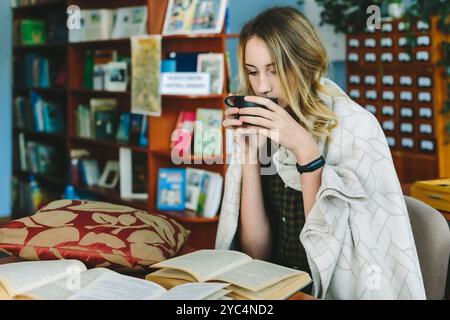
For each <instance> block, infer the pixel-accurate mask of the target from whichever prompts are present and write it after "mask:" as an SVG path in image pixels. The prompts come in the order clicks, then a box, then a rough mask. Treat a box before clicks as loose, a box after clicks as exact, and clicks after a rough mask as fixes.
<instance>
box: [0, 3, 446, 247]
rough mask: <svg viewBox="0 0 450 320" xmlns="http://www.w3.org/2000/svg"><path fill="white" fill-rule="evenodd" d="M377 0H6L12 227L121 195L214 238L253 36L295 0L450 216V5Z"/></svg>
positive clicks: (407, 185) (4, 88) (346, 79)
mask: <svg viewBox="0 0 450 320" xmlns="http://www.w3.org/2000/svg"><path fill="white" fill-rule="evenodd" d="M424 2H425V3H426V5H425V9H423V7H420V6H419V3H421V4H422V5H423V3H424ZM192 3H194V4H195V5H196V6H197V7H195V6H194V5H192ZM363 3H366V1H338V2H334V3H333V1H323V0H322V1H312V0H305V1H297V0H283V1H273V0H252V1H239V0H228V1H221V0H199V1H185V2H183V1H171V0H115V1H110V0H95V1H94V0H47V1H46V0H13V1H7V0H2V1H0V21H2V27H1V28H0V41H1V46H0V61H1V65H2V71H1V72H0V108H1V117H0V145H1V146H2V157H1V158H0V177H1V179H0V222H1V223H8V222H10V221H12V220H16V219H21V218H24V217H28V216H31V215H33V214H35V213H36V212H38V210H42V209H43V208H46V209H47V210H49V209H52V208H51V207H50V208H49V207H46V206H47V205H48V204H50V203H54V201H55V200H65V201H69V202H63V203H62V204H61V203H60V205H59V206H62V205H63V204H64V203H72V204H73V202H70V201H76V200H83V201H93V202H92V203H95V202H96V201H98V202H107V203H110V204H115V205H119V206H120V207H118V210H125V211H126V210H127V209H126V208H125V207H131V208H134V209H136V210H144V211H148V212H152V213H157V214H160V215H164V216H167V217H170V218H172V219H173V220H174V221H176V222H177V223H180V224H181V225H182V226H184V227H185V228H186V229H189V230H190V231H191V234H190V236H189V238H188V243H189V245H190V246H192V247H193V248H195V249H207V248H214V242H215V237H216V230H217V226H218V221H219V214H220V208H221V204H222V203H221V202H222V197H223V192H224V179H225V174H226V171H227V161H217V160H220V159H222V160H223V159H226V156H227V155H229V154H230V153H231V151H232V150H233V149H232V143H233V141H232V138H231V139H230V134H229V132H227V130H225V129H224V128H223V126H222V121H223V119H224V110H225V109H226V107H227V106H226V104H225V103H224V99H225V98H226V97H227V96H228V95H229V94H230V93H238V90H239V79H238V62H237V49H238V41H239V32H240V30H241V28H242V27H243V25H244V24H245V22H247V21H248V20H250V19H251V18H252V17H254V16H255V15H256V14H257V13H259V12H261V11H263V10H264V9H266V8H269V7H272V6H274V5H278V6H281V5H287V6H292V7H295V8H297V9H299V10H300V11H302V12H303V13H304V14H305V16H306V17H307V18H308V19H309V20H310V21H311V23H312V24H313V25H314V27H315V28H316V30H317V32H318V34H319V35H320V38H321V39H322V41H323V43H324V45H325V47H326V49H327V51H328V53H329V59H330V68H329V72H328V74H327V78H329V79H331V80H332V81H334V82H335V83H336V84H338V85H339V86H340V87H341V88H342V89H343V90H344V91H345V92H346V93H347V95H348V96H349V97H350V98H351V99H352V100H354V101H356V102H357V103H358V104H359V105H360V106H361V108H365V109H366V110H368V111H369V112H371V113H373V114H374V115H375V117H376V119H377V120H378V121H379V123H380V125H381V127H382V129H383V131H384V134H385V136H386V139H387V143H388V145H389V147H390V151H391V154H392V158H393V161H394V164H395V168H396V171H397V175H398V178H399V181H400V183H401V186H402V190H403V193H404V194H405V195H407V196H410V197H413V198H416V199H418V200H420V201H421V202H424V203H425V204H427V205H428V206H430V207H432V208H434V213H435V214H436V215H437V216H440V217H443V219H445V220H446V221H447V223H448V221H449V220H450V78H449V75H450V38H449V32H450V28H449V25H450V18H449V12H450V11H449V10H450V9H449V7H450V4H449V3H448V2H447V3H445V1H415V0H410V1H373V3H374V4H375V6H373V7H372V8H371V10H370V11H368V10H367V9H368V8H367V4H364V5H363ZM427 4H428V5H427ZM340 6H342V7H340ZM351 6H354V7H355V8H356V10H344V8H345V7H346V8H348V7H351ZM346 15H348V16H346ZM189 19H191V20H189ZM370 19H372V22H370ZM188 20H189V22H188ZM369 22H370V23H372V27H371V28H368V27H367V26H368V24H369ZM207 130H210V131H207ZM204 132H213V133H214V132H215V135H214V134H213V137H207V136H206V135H204V134H203V133H204ZM217 133H218V134H217ZM208 139H219V140H216V141H218V142H219V143H216V144H215V145H214V147H213V148H211V146H210V145H208V144H207V143H205V142H207V140H208ZM55 208H58V205H55ZM124 208H125V209H124ZM95 209H96V207H95V205H92V210H93V211H94V212H95ZM55 210H56V209H55ZM61 210H63V209H61ZM66 213H67V212H66ZM96 219H97V222H99V221H100V222H101V221H103V220H102V219H104V217H103V218H102V216H101V215H100V216H98V217H97V218H96ZM63 220H64V219H63ZM123 220H124V221H119V222H112V221H103V222H104V223H113V224H114V223H122V224H124V225H127V224H132V221H126V219H123ZM59 223H61V226H62V225H65V224H66V222H64V221H62V220H61V221H56V220H55V221H54V222H53V225H52V223H50V226H56V225H58V224H59ZM55 224H56V225H55ZM449 245H450V244H449Z"/></svg>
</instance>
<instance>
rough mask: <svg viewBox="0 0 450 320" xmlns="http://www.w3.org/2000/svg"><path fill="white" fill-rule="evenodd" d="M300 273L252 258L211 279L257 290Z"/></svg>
mask: <svg viewBox="0 0 450 320" xmlns="http://www.w3.org/2000/svg"><path fill="white" fill-rule="evenodd" d="M300 273H302V271H299V270H296V269H291V268H286V267H283V266H280V265H277V264H274V263H270V262H266V261H261V260H252V261H250V262H248V263H246V264H243V265H240V266H239V267H237V268H234V269H233V270H229V271H227V272H224V273H221V274H220V275H218V276H215V277H214V279H212V280H220V281H224V282H228V283H231V284H234V285H237V286H239V287H242V288H245V289H248V290H251V291H259V290H261V289H263V288H266V287H268V286H270V285H272V284H274V283H276V282H278V281H281V280H283V279H286V278H289V277H291V276H294V275H297V274H300Z"/></svg>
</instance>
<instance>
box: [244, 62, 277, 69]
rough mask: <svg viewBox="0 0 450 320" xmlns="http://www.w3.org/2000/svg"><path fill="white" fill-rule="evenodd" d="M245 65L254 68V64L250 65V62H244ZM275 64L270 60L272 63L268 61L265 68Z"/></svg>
mask: <svg viewBox="0 0 450 320" xmlns="http://www.w3.org/2000/svg"><path fill="white" fill-rule="evenodd" d="M245 65H246V66H247V67H252V68H256V67H255V66H254V65H252V64H249V63H246V64H245ZM274 65H275V63H274V62H272V63H269V64H266V68H267V67H273V66H274Z"/></svg>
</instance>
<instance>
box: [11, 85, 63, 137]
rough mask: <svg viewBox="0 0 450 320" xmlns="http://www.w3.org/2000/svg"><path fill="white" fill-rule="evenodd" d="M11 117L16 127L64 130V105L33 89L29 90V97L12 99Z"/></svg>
mask: <svg viewBox="0 0 450 320" xmlns="http://www.w3.org/2000/svg"><path fill="white" fill-rule="evenodd" d="M13 118H14V126H15V127H16V128H20V129H28V130H33V131H37V132H48V133H60V132H64V131H65V123H66V121H65V112H64V107H63V106H62V105H61V104H59V103H57V102H54V101H49V100H47V99H43V98H42V96H41V95H39V94H38V93H37V92H34V91H32V92H31V98H30V99H29V98H27V97H23V96H18V97H16V98H15V99H14V111H13Z"/></svg>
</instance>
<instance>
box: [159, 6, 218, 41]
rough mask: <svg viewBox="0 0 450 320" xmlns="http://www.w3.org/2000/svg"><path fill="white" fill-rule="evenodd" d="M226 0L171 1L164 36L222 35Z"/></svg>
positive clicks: (165, 21)
mask: <svg viewBox="0 0 450 320" xmlns="http://www.w3.org/2000/svg"><path fill="white" fill-rule="evenodd" d="M226 6H227V1H226V0H190V1H185V0H169V4H168V6H167V11H166V17H165V20H164V26H163V35H175V34H200V33H220V32H221V31H222V28H223V26H224V21H225V11H226Z"/></svg>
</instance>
